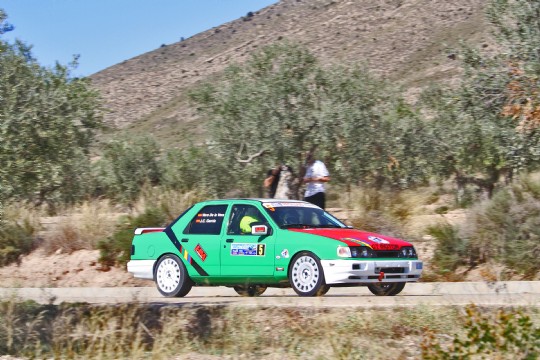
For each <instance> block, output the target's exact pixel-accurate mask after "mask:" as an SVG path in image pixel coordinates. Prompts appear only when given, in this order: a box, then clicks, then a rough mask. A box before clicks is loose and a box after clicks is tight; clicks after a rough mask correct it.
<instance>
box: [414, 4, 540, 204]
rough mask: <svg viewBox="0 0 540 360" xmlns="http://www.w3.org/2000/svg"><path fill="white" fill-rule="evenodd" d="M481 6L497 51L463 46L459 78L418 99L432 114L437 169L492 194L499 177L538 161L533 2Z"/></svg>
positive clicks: (538, 19)
mask: <svg viewBox="0 0 540 360" xmlns="http://www.w3.org/2000/svg"><path fill="white" fill-rule="evenodd" d="M487 14H488V19H489V20H490V21H491V23H492V24H493V25H494V29H495V31H496V32H495V35H496V36H495V38H496V39H497V40H498V41H499V45H500V47H501V51H499V52H496V53H494V54H492V55H490V54H485V53H482V52H481V51H480V50H478V49H474V48H471V47H467V46H463V47H462V49H461V51H460V52H459V54H460V59H461V61H462V66H463V70H464V76H463V79H462V81H461V83H460V84H459V86H457V87H456V88H453V89H436V90H433V89H432V90H430V91H429V92H427V93H426V94H424V101H425V102H424V104H427V107H426V108H427V109H429V110H430V111H434V114H435V115H434V116H433V121H432V129H431V133H432V135H433V162H434V164H436V166H437V168H438V169H437V170H438V173H439V174H440V175H442V176H445V177H448V176H453V177H454V179H455V180H456V182H457V185H458V188H460V189H462V188H464V186H465V185H467V184H474V185H476V186H478V187H479V188H480V189H482V190H483V191H485V193H486V194H487V195H488V196H489V197H491V196H492V194H493V190H494V188H495V186H496V184H497V183H498V182H499V181H500V179H501V178H502V177H504V178H505V179H506V180H508V181H509V180H511V179H512V177H513V175H514V174H515V173H516V172H518V171H521V170H533V169H536V168H538V165H539V160H540V137H539V131H540V128H539V127H538V126H537V125H535V124H536V122H537V120H535V117H537V116H539V115H538V114H540V107H538V104H539V97H538V75H540V71H539V70H540V66H539V65H540V63H539V59H540V58H539V55H540V54H539V53H538V44H539V41H540V40H539V38H540V37H539V36H538V35H539V32H540V29H539V28H538V24H540V2H539V1H525V0H517V1H512V2H508V1H503V0H496V1H492V2H491V3H490V6H489V7H488V13H487ZM533 79H534V80H533ZM516 120H518V121H516Z"/></svg>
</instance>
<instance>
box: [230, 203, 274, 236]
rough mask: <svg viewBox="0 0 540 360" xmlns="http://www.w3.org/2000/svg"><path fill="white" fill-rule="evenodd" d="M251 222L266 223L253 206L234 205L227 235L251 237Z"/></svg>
mask: <svg viewBox="0 0 540 360" xmlns="http://www.w3.org/2000/svg"><path fill="white" fill-rule="evenodd" d="M252 222H266V219H265V218H264V216H263V215H262V214H261V212H260V211H259V209H257V208H256V207H255V206H252V205H234V206H233V208H232V210H231V215H230V217H229V222H228V225H227V234H228V235H251V227H250V224H251V223H252Z"/></svg>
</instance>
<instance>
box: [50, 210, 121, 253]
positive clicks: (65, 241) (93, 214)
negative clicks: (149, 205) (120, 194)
mask: <svg viewBox="0 0 540 360" xmlns="http://www.w3.org/2000/svg"><path fill="white" fill-rule="evenodd" d="M124 211H125V210H123V209H120V208H117V207H115V206H113V205H112V204H111V203H110V202H109V201H108V200H92V201H87V202H84V203H82V204H80V205H77V206H75V207H72V208H69V209H67V210H65V211H64V212H63V213H62V214H61V215H60V216H55V217H44V218H43V219H42V221H43V222H44V223H45V226H46V229H45V231H44V232H43V234H42V236H43V248H44V249H45V250H46V252H48V253H54V252H56V251H58V250H60V251H62V252H68V253H71V252H73V251H76V250H82V249H87V250H93V249H96V246H97V243H98V242H99V241H100V240H103V239H105V238H107V237H108V236H109V235H110V234H112V232H113V231H114V229H115V227H116V222H117V219H118V217H120V216H122V215H125V214H126V213H125V212H124Z"/></svg>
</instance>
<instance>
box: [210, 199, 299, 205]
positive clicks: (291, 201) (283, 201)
mask: <svg viewBox="0 0 540 360" xmlns="http://www.w3.org/2000/svg"><path fill="white" fill-rule="evenodd" d="M237 201H248V202H260V203H262V204H265V203H276V202H280V203H285V202H288V203H306V201H302V200H289V199H272V198H270V199H269V198H230V199H213V200H206V201H201V203H214V202H219V203H224V202H226V203H227V202H237Z"/></svg>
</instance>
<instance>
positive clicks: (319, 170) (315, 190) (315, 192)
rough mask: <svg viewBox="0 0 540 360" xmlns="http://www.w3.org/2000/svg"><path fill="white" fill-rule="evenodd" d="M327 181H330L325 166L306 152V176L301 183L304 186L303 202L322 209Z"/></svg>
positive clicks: (324, 202)
mask: <svg viewBox="0 0 540 360" xmlns="http://www.w3.org/2000/svg"><path fill="white" fill-rule="evenodd" d="M328 181H330V174H329V173H328V169H327V168H326V165H324V163H323V162H322V161H320V160H315V156H314V155H313V153H312V152H308V154H307V157H306V174H305V175H304V178H303V182H304V183H305V184H306V192H305V194H304V201H307V202H310V203H312V204H314V205H317V206H318V207H320V208H322V209H324V207H325V205H326V195H325V186H324V184H325V183H327V182H328Z"/></svg>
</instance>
